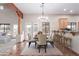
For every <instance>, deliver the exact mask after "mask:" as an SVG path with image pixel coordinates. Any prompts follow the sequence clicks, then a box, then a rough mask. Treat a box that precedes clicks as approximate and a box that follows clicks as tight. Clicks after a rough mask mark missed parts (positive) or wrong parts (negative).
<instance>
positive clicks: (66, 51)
mask: <svg viewBox="0 0 79 59" xmlns="http://www.w3.org/2000/svg"><path fill="white" fill-rule="evenodd" d="M55 46H56V47H57V48H58V49H59V50H60V51H61V52H62V53H63V54H64V56H78V54H76V53H74V52H73V51H72V50H71V49H69V48H67V47H63V46H62V45H60V44H58V43H55Z"/></svg>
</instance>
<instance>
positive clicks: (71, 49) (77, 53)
mask: <svg viewBox="0 0 79 59" xmlns="http://www.w3.org/2000/svg"><path fill="white" fill-rule="evenodd" d="M66 48H67V49H69V50H70V51H71V52H72V53H74V54H75V55H76V56H79V54H78V53H77V52H75V51H73V50H72V49H70V48H68V47H66Z"/></svg>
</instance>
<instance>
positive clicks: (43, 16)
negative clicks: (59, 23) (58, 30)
mask: <svg viewBox="0 0 79 59" xmlns="http://www.w3.org/2000/svg"><path fill="white" fill-rule="evenodd" d="M40 7H41V9H42V15H41V16H40V17H38V19H41V20H45V19H48V17H47V16H45V14H44V3H42V4H41V6H40Z"/></svg>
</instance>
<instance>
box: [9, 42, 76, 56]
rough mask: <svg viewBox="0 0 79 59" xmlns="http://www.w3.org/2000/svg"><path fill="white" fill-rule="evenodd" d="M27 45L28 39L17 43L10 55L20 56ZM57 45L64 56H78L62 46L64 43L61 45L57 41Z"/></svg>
mask: <svg viewBox="0 0 79 59" xmlns="http://www.w3.org/2000/svg"><path fill="white" fill-rule="evenodd" d="M25 45H26V41H24V42H21V43H17V44H16V45H15V46H14V47H13V50H12V51H11V53H10V55H12V56H20V54H21V52H22V51H23V49H24V47H25ZM55 46H56V47H57V48H58V49H59V50H60V51H61V52H62V53H63V54H64V56H77V54H75V53H73V52H72V51H71V50H70V49H68V48H65V47H62V45H59V44H57V43H55Z"/></svg>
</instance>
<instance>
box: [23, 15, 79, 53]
mask: <svg viewBox="0 0 79 59" xmlns="http://www.w3.org/2000/svg"><path fill="white" fill-rule="evenodd" d="M39 16H40V15H24V19H23V20H24V24H25V26H24V28H25V32H26V30H27V29H26V25H27V24H31V23H33V24H34V23H37V24H38V25H39V30H41V20H39V19H38V17H39ZM47 16H48V18H49V19H48V21H49V22H50V30H57V29H58V20H59V18H68V21H69V22H79V15H47ZM26 33H27V32H26ZM78 37H79V36H78ZM78 42H79V40H78V39H76V40H72V50H74V51H76V52H78V53H79V43H78Z"/></svg>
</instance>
